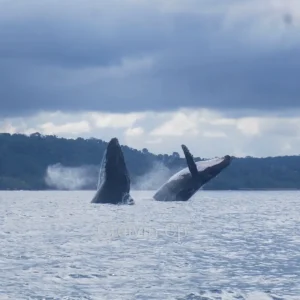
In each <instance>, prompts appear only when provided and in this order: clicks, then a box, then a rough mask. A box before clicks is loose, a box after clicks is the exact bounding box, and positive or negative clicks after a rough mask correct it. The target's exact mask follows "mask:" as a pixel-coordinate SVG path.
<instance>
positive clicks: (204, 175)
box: [153, 145, 232, 201]
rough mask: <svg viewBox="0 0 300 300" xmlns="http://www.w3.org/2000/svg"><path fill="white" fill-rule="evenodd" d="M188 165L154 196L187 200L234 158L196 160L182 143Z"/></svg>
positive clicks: (155, 197) (171, 199) (173, 199)
mask: <svg viewBox="0 0 300 300" xmlns="http://www.w3.org/2000/svg"><path fill="white" fill-rule="evenodd" d="M181 148H182V150H183V153H184V155H185V159H186V162H187V165H188V167H187V168H184V169H182V170H181V171H179V172H177V173H176V174H174V175H173V176H172V177H171V178H170V179H169V180H168V181H167V182H166V183H165V184H163V185H162V186H161V187H160V188H159V189H158V190H157V192H156V193H155V194H154V196H153V198H154V199H155V200H157V201H187V200H189V199H190V198H191V197H192V196H193V195H194V194H195V193H196V192H197V191H198V190H199V189H200V187H202V186H203V185H204V184H206V183H207V182H209V181H210V180H211V179H213V178H214V177H216V176H217V175H218V174H219V173H220V172H221V171H222V170H223V169H225V168H226V167H227V166H229V165H230V163H231V160H232V158H231V157H230V156H229V155H226V156H224V157H221V158H214V159H211V160H205V161H198V162H195V161H194V158H193V156H192V154H191V153H190V151H189V149H188V148H187V147H186V146H185V145H181Z"/></svg>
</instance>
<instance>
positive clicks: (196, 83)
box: [0, 0, 300, 158]
mask: <svg viewBox="0 0 300 300" xmlns="http://www.w3.org/2000/svg"><path fill="white" fill-rule="evenodd" d="M0 8H1V9H0V41H1V43H0V103H1V111H0V132H8V133H25V134H30V133H34V132H40V133H41V134H44V135H48V134H49V135H53V134H54V135H57V136H60V137H67V138H77V137H83V138H90V137H94V138H100V139H103V140H105V141H109V140H110V139H111V138H112V137H117V138H118V139H119V141H120V143H121V144H125V145H128V146H130V147H132V148H136V149H143V148H147V149H148V150H149V151H151V152H153V153H157V154H158V153H162V154H165V153H167V154H171V153H172V152H174V151H176V152H179V153H180V154H181V156H183V155H182V153H181V148H180V145H181V144H186V145H187V146H188V147H189V149H190V151H191V152H192V153H193V154H194V155H195V156H200V157H204V158H211V157H215V156H223V155H226V154H228V155H234V156H240V157H241V156H248V155H250V156H256V157H266V156H277V155H295V154H296V155H298V154H300V113H299V112H300V99H299V96H300V84H299V83H298V80H299V78H300V51H299V50H300V2H299V0H222V1H220V0H59V1H58V0H27V1H24V0H15V1H10V0H0Z"/></svg>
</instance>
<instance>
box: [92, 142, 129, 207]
mask: <svg viewBox="0 0 300 300" xmlns="http://www.w3.org/2000/svg"><path fill="white" fill-rule="evenodd" d="M91 203H110V204H134V200H133V199H132V197H131V196H130V177H129V173H128V170H127V167H126V163H125V159H124V155H123V152H122V149H121V146H120V144H119V141H118V139H117V138H112V139H111V140H110V142H109V143H108V145H107V148H106V150H105V152H104V155H103V159H102V163H101V166H100V171H99V181H98V188H97V192H96V194H95V196H94V198H93V199H92V201H91Z"/></svg>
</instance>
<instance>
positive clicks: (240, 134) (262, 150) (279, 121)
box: [0, 109, 300, 158]
mask: <svg viewBox="0 0 300 300" xmlns="http://www.w3.org/2000/svg"><path fill="white" fill-rule="evenodd" d="M97 116H98V115H97ZM100 116H101V118H100V119H102V120H104V121H103V122H104V123H103V124H105V126H102V127H99V126H98V125H99V124H98V123H97V122H95V113H94V112H82V113H81V112H78V113H75V114H71V113H62V112H54V113H41V114H36V115H33V116H26V117H15V118H5V119H2V120H1V121H0V132H10V133H16V132H19V133H25V134H31V133H35V132H40V133H41V134H55V135H58V136H62V137H67V138H77V137H78V136H81V137H83V138H91V137H95V138H100V139H103V140H105V141H109V140H110V139H111V138H112V137H114V136H116V137H118V139H119V141H120V143H121V144H123V145H128V146H129V147H132V148H135V149H139V150H142V149H143V148H147V149H148V150H149V151H150V152H153V153H156V154H165V153H168V154H172V153H173V152H174V151H176V152H178V153H180V155H181V156H183V154H182V151H181V148H180V145H181V144H186V145H187V146H188V147H189V149H190V151H191V152H192V153H193V154H194V156H199V157H203V158H212V157H216V156H223V155H226V154H229V155H235V156H246V155H251V156H258V157H261V156H275V155H298V154H299V149H300V118H299V117H271V116H258V117H251V118H249V117H228V116H226V114H222V113H220V112H215V111H211V110H206V109H183V110H178V111H174V112H168V113H165V112H158V113H153V112H144V113H143V114H142V115H139V114H132V113H129V114H122V115H120V114H119V113H115V114H111V113H101V114H100ZM49 120H51V122H49ZM96 120H98V118H96ZM107 120H109V121H107ZM115 121H116V122H117V123H118V124H117V125H116V124H115ZM99 129H100V130H99ZM174 133H175V134H174Z"/></svg>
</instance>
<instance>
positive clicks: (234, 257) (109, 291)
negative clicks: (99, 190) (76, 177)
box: [0, 191, 300, 300]
mask: <svg viewBox="0 0 300 300" xmlns="http://www.w3.org/2000/svg"><path fill="white" fill-rule="evenodd" d="M94 193H95V192H94V191H71V192H67V191H63V192H61V191H53V192H52V191H51V192H45V191H43V192H25V191H18V192H0V212H1V213H0V214H1V215H0V237H1V244H0V245H1V251H0V299H1V300H2V299H13V300H19V299H22V300H23V299H39V300H42V299H47V300H50V299H51V300H54V299H55V300H56V299H57V300H58V299H59V300H63V299H65V300H67V299H69V300H71V299H74V300H75V299H78V300H79V299H90V300H94V299H95V300H98V299H99V300H102V299H103V300H104V299H109V300H118V299H122V300H127V299H128V300H134V299H137V300H142V299H158V300H167V299H176V300H179V299H180V300H188V299H190V300H211V299H213V300H244V299H246V300H282V299H298V300H299V299H300V192H297V191H240V192H237V191H199V192H198V193H197V194H196V195H195V196H194V197H193V198H192V199H191V200H190V201H189V202H185V203H163V202H156V201H154V200H152V199H151V196H152V195H153V193H154V192H153V191H143V192H141V191H133V192H132V196H133V197H134V198H135V201H136V204H135V205H133V206H114V205H109V204H106V205H101V204H91V203H90V201H91V199H92V197H93V195H94Z"/></svg>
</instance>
